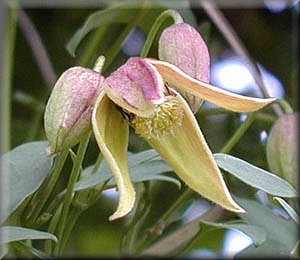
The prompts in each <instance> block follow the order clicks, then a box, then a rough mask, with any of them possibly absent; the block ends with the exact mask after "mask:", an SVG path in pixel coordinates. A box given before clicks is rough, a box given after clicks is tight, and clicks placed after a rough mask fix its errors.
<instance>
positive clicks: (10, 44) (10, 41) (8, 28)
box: [0, 2, 17, 153]
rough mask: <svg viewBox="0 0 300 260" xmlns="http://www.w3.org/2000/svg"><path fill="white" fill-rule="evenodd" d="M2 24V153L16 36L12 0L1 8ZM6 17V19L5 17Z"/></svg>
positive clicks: (7, 139)
mask: <svg viewBox="0 0 300 260" xmlns="http://www.w3.org/2000/svg"><path fill="white" fill-rule="evenodd" d="M1 14H3V15H4V16H3V17H4V19H1V20H4V25H3V26H1V27H3V33H4V34H3V35H4V40H3V42H2V44H1V45H2V46H1V48H2V53H3V54H4V57H3V63H2V64H3V66H2V70H1V71H0V72H1V75H0V80H1V82H0V83H1V85H2V86H1V88H0V91H1V92H0V94H1V109H0V111H1V115H0V119H1V122H3V123H2V124H1V131H0V132H1V141H2V144H1V149H0V152H1V153H4V152H7V151H9V149H10V133H11V129H10V125H11V88H12V73H13V62H14V58H13V54H14V47H15V37H16V20H17V19H16V14H17V8H16V6H15V4H14V2H12V3H11V4H9V6H7V7H6V8H3V12H2V11H1ZM5 18H6V19H5ZM5 22H6V23H5Z"/></svg>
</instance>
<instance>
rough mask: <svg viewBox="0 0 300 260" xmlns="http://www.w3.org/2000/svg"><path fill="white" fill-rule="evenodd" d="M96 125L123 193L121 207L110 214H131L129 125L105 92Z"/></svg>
mask: <svg viewBox="0 0 300 260" xmlns="http://www.w3.org/2000/svg"><path fill="white" fill-rule="evenodd" d="M92 124H93V129H94V134H95V137H96V140H97V143H98V146H99V148H100V150H101V152H102V154H103V156H104V158H105V159H106V161H107V162H108V164H109V166H110V168H111V170H112V173H113V175H114V178H115V181H116V183H117V186H118V190H119V193H120V199H119V205H118V208H117V210H116V212H115V213H114V214H113V215H112V216H110V217H109V220H115V219H117V218H121V217H123V216H125V215H126V214H127V213H129V212H130V211H131V210H132V208H133V206H134V201H135V191H134V188H133V185H132V183H131V180H130V177H129V174H128V166H127V145H128V135H129V127H128V124H127V122H126V121H125V120H124V119H123V118H122V116H121V114H120V112H119V111H118V110H117V109H116V108H115V106H114V105H113V104H112V103H111V101H110V100H109V98H108V97H107V96H106V95H105V94H104V93H102V94H100V96H99V97H98V99H97V102H96V105H95V109H94V112H93V116H92Z"/></svg>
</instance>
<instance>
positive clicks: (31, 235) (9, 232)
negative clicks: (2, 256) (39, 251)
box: [0, 226, 57, 244]
mask: <svg viewBox="0 0 300 260" xmlns="http://www.w3.org/2000/svg"><path fill="white" fill-rule="evenodd" d="M0 233H1V244H6V243H10V242H13V241H20V240H26V239H51V240H53V241H54V242H57V238H56V236H55V235H53V234H51V233H48V232H43V231H39V230H35V229H29V228H23V227H17V226H4V227H0Z"/></svg>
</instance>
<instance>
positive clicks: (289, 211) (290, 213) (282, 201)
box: [274, 197, 299, 225]
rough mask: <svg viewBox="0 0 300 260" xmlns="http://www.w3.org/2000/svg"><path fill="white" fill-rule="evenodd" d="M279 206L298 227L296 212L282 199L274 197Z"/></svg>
mask: <svg viewBox="0 0 300 260" xmlns="http://www.w3.org/2000/svg"><path fill="white" fill-rule="evenodd" d="M274 200H277V201H278V202H279V203H280V205H281V206H282V207H283V208H284V209H285V210H286V212H287V213H288V214H289V215H290V216H291V218H292V219H293V220H294V221H295V222H296V223H297V224H298V225H299V216H298V214H297V213H296V211H295V210H294V209H293V208H292V207H291V206H290V205H289V204H288V203H287V202H286V201H285V200H284V199H282V198H279V197H274Z"/></svg>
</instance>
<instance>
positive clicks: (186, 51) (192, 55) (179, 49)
mask: <svg viewBox="0 0 300 260" xmlns="http://www.w3.org/2000/svg"><path fill="white" fill-rule="evenodd" d="M159 59H160V60H162V61H167V62H169V63H171V64H173V65H175V66H177V67H178V68H180V69H181V70H182V71H183V72H185V73H186V74H188V75H189V76H191V77H193V78H195V79H198V80H201V81H204V82H207V83H208V82H209V73H210V71H209V66H210V58H209V53H208V49H207V46H206V44H205V42H204V40H203V39H202V37H201V35H200V34H199V33H198V32H197V31H196V30H195V29H194V28H193V27H192V26H190V25H189V24H187V23H178V24H173V25H171V26H169V27H167V28H166V29H165V30H164V31H163V32H162V34H161V36H160V39H159ZM179 91H180V90H179ZM182 94H183V96H184V97H186V99H187V101H188V103H189V105H190V107H191V109H192V111H193V112H194V113H196V112H197V111H198V109H199V108H200V106H201V104H202V99H200V98H198V97H195V96H194V95H191V94H188V93H182Z"/></svg>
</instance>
